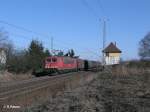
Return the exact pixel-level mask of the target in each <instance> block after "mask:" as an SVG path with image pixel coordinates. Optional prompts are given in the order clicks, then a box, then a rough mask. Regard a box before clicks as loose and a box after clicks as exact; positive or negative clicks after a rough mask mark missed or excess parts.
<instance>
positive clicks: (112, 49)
mask: <svg viewBox="0 0 150 112" xmlns="http://www.w3.org/2000/svg"><path fill="white" fill-rule="evenodd" d="M121 52H122V51H121V50H120V49H119V48H117V46H116V44H114V43H112V42H111V43H110V44H109V45H108V46H107V47H106V48H105V49H104V50H103V53H104V61H105V64H106V65H114V64H119V63H120V55H121Z"/></svg>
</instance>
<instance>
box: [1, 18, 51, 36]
mask: <svg viewBox="0 0 150 112" xmlns="http://www.w3.org/2000/svg"><path fill="white" fill-rule="evenodd" d="M0 23H2V24H6V25H8V26H11V27H14V28H16V29H19V30H23V31H26V32H29V33H33V34H36V35H41V36H44V37H48V35H45V34H42V33H39V32H35V31H32V30H30V29H27V28H24V27H22V26H18V25H15V24H12V23H9V22H6V21H3V20H0Z"/></svg>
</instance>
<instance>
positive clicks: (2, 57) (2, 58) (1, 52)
mask: <svg viewBox="0 0 150 112" xmlns="http://www.w3.org/2000/svg"><path fill="white" fill-rule="evenodd" d="M5 64H6V51H5V49H3V48H0V65H5Z"/></svg>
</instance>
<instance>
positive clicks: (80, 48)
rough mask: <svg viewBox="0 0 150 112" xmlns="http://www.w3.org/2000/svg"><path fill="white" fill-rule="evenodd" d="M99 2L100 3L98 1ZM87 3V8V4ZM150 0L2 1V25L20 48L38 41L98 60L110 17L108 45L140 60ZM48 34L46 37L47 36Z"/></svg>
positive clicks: (148, 26) (149, 26)
mask: <svg viewBox="0 0 150 112" xmlns="http://www.w3.org/2000/svg"><path fill="white" fill-rule="evenodd" d="M99 1H100V2H99ZM86 3H88V5H87V4H86ZM149 11H150V1H149V0H0V21H6V22H8V23H12V24H15V25H18V26H22V27H24V28H27V29H30V30H32V31H35V32H40V33H41V34H43V35H39V34H34V33H29V32H26V31H23V30H19V29H16V28H14V27H11V26H9V25H6V24H3V23H0V27H3V28H4V29H5V30H6V31H8V33H9V37H10V40H12V41H13V42H14V44H15V45H16V46H17V48H27V46H28V45H29V42H30V41H31V40H32V38H38V40H40V41H42V42H43V44H44V46H45V47H47V48H49V49H50V46H51V45H50V38H51V37H52V36H53V38H54V48H55V49H62V50H64V51H66V50H67V49H69V48H73V49H75V52H76V54H77V55H80V56H81V57H82V58H87V59H98V58H99V55H101V49H100V48H102V22H101V21H99V19H102V18H103V17H105V18H108V21H107V44H109V42H111V41H112V42H115V41H116V42H117V45H118V47H119V48H120V49H121V50H122V52H123V53H122V58H123V59H134V58H138V55H137V52H138V43H139V41H140V39H142V38H143V37H144V36H145V35H146V33H147V32H149V31H150V12H149ZM44 35H46V36H44Z"/></svg>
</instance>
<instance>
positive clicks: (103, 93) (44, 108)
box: [24, 73, 150, 112]
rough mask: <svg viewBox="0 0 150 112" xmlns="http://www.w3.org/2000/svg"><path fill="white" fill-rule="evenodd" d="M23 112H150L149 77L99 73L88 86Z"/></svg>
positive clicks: (147, 74) (70, 91)
mask: <svg viewBox="0 0 150 112" xmlns="http://www.w3.org/2000/svg"><path fill="white" fill-rule="evenodd" d="M24 112H150V74H149V73H146V74H138V75H136V74H134V75H133V74H132V75H128V76H127V75H126V76H121V75H120V76H118V75H112V74H110V73H101V74H99V77H98V78H97V79H95V80H93V81H92V82H91V83H90V84H87V85H83V86H81V87H79V88H76V89H74V90H67V91H64V92H63V93H58V94H57V95H55V96H53V97H51V98H49V99H48V100H47V101H46V102H45V103H43V104H37V105H34V106H32V107H29V108H27V109H25V110H24Z"/></svg>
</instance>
